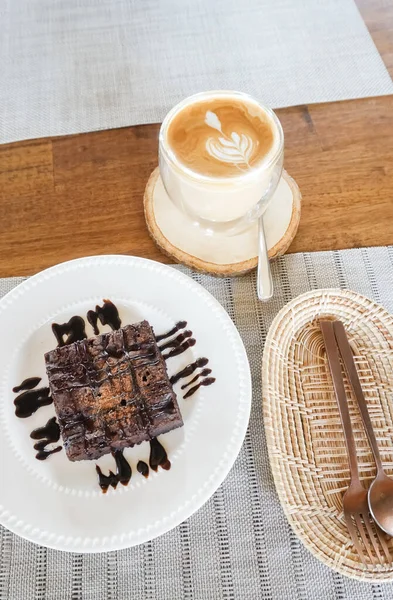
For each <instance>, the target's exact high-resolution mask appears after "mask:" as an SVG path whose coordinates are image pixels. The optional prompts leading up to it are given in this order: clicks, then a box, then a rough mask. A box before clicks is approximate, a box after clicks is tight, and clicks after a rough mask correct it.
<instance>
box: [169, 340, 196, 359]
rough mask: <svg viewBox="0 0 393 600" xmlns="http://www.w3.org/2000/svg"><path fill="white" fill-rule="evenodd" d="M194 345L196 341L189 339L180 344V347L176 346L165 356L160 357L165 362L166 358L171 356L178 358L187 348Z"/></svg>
mask: <svg viewBox="0 0 393 600" xmlns="http://www.w3.org/2000/svg"><path fill="white" fill-rule="evenodd" d="M195 344H196V340H195V339H194V338H190V339H188V340H186V341H185V342H183V343H182V344H180V346H178V347H177V348H174V349H173V350H171V351H170V352H167V354H163V355H162V356H163V358H164V359H165V360H167V359H168V358H172V356H178V355H179V354H183V352H185V351H186V350H188V348H191V346H195Z"/></svg>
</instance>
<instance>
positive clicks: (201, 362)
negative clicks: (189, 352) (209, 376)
mask: <svg viewBox="0 0 393 600" xmlns="http://www.w3.org/2000/svg"><path fill="white" fill-rule="evenodd" d="M208 362H209V359H208V358H204V357H202V358H198V359H197V360H196V361H195V362H193V363H191V364H189V365H187V366H186V367H184V369H182V370H181V371H179V372H178V373H176V375H172V377H171V378H170V380H169V381H170V382H171V384H172V385H175V383H177V382H178V381H179V380H180V379H183V378H184V377H188V376H189V375H192V374H193V372H194V371H195V370H196V369H199V368H201V367H205V366H206V365H207V363H208Z"/></svg>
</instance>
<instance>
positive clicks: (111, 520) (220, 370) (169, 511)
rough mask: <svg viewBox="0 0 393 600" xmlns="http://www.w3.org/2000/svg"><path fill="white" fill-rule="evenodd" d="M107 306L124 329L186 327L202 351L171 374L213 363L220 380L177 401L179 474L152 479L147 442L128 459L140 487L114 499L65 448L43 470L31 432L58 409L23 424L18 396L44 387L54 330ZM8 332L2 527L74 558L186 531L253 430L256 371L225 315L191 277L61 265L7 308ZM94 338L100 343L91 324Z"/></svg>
mask: <svg viewBox="0 0 393 600" xmlns="http://www.w3.org/2000/svg"><path fill="white" fill-rule="evenodd" d="M103 298H109V299H111V300H112V301H113V302H114V303H115V304H116V306H117V307H118V309H119V313H120V317H121V319H122V324H123V325H125V324H127V323H132V322H136V321H139V320H142V319H147V320H148V321H149V322H150V323H151V324H152V325H153V327H154V329H155V332H156V334H159V333H164V332H165V331H167V330H168V329H170V328H171V326H173V325H174V323H176V322H177V321H179V320H183V319H185V320H187V322H188V328H189V329H191V330H192V331H193V335H194V337H195V338H196V341H197V343H196V345H195V346H194V347H192V348H189V349H188V350H187V352H185V353H184V354H182V355H180V356H178V357H175V358H171V359H169V360H168V362H167V366H168V372H169V374H170V375H171V374H173V373H175V372H177V371H178V370H179V369H180V368H182V367H184V366H185V365H186V364H188V363H190V362H192V361H193V360H195V359H196V358H198V357H200V356H206V357H208V358H209V366H210V367H211V368H212V371H213V372H212V376H214V377H215V378H216V382H215V383H214V384H213V385H211V386H209V387H204V388H201V389H200V390H198V392H197V393H195V394H194V395H193V396H192V397H190V398H189V399H187V400H183V398H182V394H180V393H178V400H179V405H180V409H181V412H182V415H183V419H184V427H182V428H180V429H177V430H174V431H172V432H170V433H168V434H166V435H164V436H161V438H160V440H161V441H162V443H163V445H164V446H165V448H166V450H167V452H168V456H169V458H170V460H171V462H172V468H171V470H170V471H163V470H162V469H159V471H158V472H157V473H154V472H153V471H151V473H150V476H149V478H148V479H145V478H144V477H142V476H141V475H140V474H139V473H138V472H137V470H136V464H137V462H138V460H139V459H143V460H145V461H146V462H148V458H149V449H150V447H149V444H148V443H146V442H145V443H143V444H141V445H140V446H138V447H135V448H132V449H131V448H129V449H126V450H125V452H124V454H125V456H126V458H127V460H128V461H129V462H130V464H131V466H132V469H133V476H132V479H131V481H130V483H129V485H128V487H123V486H121V485H118V487H117V489H116V490H113V489H112V488H110V489H109V491H108V493H107V494H106V495H104V494H102V492H101V490H100V488H99V487H98V484H97V476H96V472H95V463H94V461H81V462H77V463H72V462H70V461H68V459H67V458H66V455H65V452H64V450H62V451H61V452H59V453H58V454H54V455H52V456H50V457H49V459H47V460H46V461H43V462H41V461H38V460H36V458H35V451H34V449H33V443H34V442H33V440H32V439H31V438H30V432H31V431H32V429H34V428H36V427H39V426H42V425H44V424H45V423H46V421H47V420H48V419H49V418H50V417H51V416H54V414H55V412H54V407H53V405H50V406H45V407H41V408H40V409H39V410H38V411H37V412H36V413H35V414H34V415H32V416H31V417H29V418H27V419H19V418H17V417H16V416H15V413H14V408H15V407H14V404H13V400H14V398H15V396H16V394H13V392H12V388H13V387H14V386H15V385H18V384H19V383H20V382H21V381H22V380H23V379H24V378H26V377H31V376H37V375H38V376H41V377H42V379H43V381H42V383H41V384H40V385H42V384H43V385H46V383H47V377H46V374H45V366H44V356H43V355H44V353H45V352H47V351H48V350H50V349H51V348H54V347H55V345H56V341H55V339H54V336H53V333H52V331H51V323H53V322H65V321H67V320H68V319H69V318H70V317H72V316H73V315H81V316H85V315H86V312H87V311H88V310H89V309H91V308H93V309H94V307H95V305H96V304H97V303H100V304H101V303H102V299H103ZM0 331H1V345H0V365H1V370H2V378H1V386H0V393H1V400H0V425H1V433H0V454H1V461H0V522H1V523H2V524H3V525H5V526H6V527H7V528H8V529H10V530H11V531H13V532H15V533H17V534H19V535H21V536H23V537H25V538H27V539H29V540H32V541H34V542H37V543H38V544H43V545H46V546H49V547H52V548H56V549H59V550H68V551H72V552H100V551H109V550H117V549H121V548H126V547H129V546H133V545H136V544H140V543H142V542H145V541H147V540H150V539H152V538H154V537H156V536H158V535H161V534H163V533H165V532H166V531H168V530H170V529H172V528H173V527H175V526H176V525H178V524H179V523H181V522H182V521H184V520H185V519H186V518H188V517H189V516H190V515H191V514H193V513H194V512H195V511H196V510H197V509H198V508H200V507H201V506H202V504H203V503H204V502H206V501H207V500H208V498H209V497H210V496H211V495H212V494H213V493H214V491H215V490H216V489H217V488H218V487H219V485H220V484H221V482H222V481H223V480H224V478H225V477H226V475H227V473H228V471H229V470H230V468H231V466H232V464H233V462H234V461H235V459H236V456H237V454H238V452H239V450H240V447H241V444H242V442H243V438H244V435H245V432H246V428H247V424H248V419H249V413H250V405H251V378H250V370H249V365H248V360H247V356H246V352H245V350H244V346H243V343H242V341H241V339H240V336H239V334H238V332H237V330H236V328H235V326H234V325H233V323H232V321H231V319H230V318H229V316H228V315H227V313H226V312H225V310H224V309H223V308H222V307H221V305H220V304H219V303H218V302H217V301H216V300H215V299H214V298H213V297H212V296H211V295H210V294H209V293H208V292H207V291H206V290H205V289H204V288H202V287H201V286H200V285H199V284H197V283H196V282H194V281H193V280H192V279H190V278H189V277H187V276H186V275H183V274H182V273H179V272H178V271H176V270H175V269H173V268H171V267H167V266H164V265H161V264H158V263H155V262H152V261H148V260H145V259H141V258H134V257H127V256H97V257H91V258H82V259H79V260H74V261H70V262H67V263H63V264H60V265H57V266H56V267H53V268H51V269H48V270H46V271H43V272H42V273H39V274H38V275H36V276H34V277H31V278H30V279H28V280H27V281H25V282H24V283H22V284H21V285H19V286H18V287H17V288H15V289H14V290H12V291H11V292H10V293H9V294H7V295H6V296H5V297H4V298H3V299H2V300H1V301H0ZM86 331H87V334H88V336H90V335H93V332H92V329H91V328H90V326H89V324H88V323H87V325H86ZM101 331H102V332H104V331H109V328H108V327H103V328H101ZM183 383H184V381H183ZM180 385H181V383H180V382H179V383H178V384H176V386H175V391H177V392H179V391H180ZM97 462H98V464H99V465H100V467H101V468H102V469H103V471H104V472H108V470H109V468H112V469H114V461H113V458H112V457H111V456H105V457H102V458H100V459H99V461H97Z"/></svg>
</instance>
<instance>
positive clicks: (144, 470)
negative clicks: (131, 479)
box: [136, 460, 149, 479]
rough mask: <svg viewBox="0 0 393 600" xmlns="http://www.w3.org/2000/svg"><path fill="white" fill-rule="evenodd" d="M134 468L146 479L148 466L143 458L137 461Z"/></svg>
mask: <svg viewBox="0 0 393 600" xmlns="http://www.w3.org/2000/svg"><path fill="white" fill-rule="evenodd" d="M136 470H137V471H138V473H140V474H141V475H143V477H145V478H146V479H147V478H148V477H149V466H148V465H147V464H146V463H145V462H144V461H143V460H140V461H138V464H137V466H136Z"/></svg>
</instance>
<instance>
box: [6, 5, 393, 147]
mask: <svg viewBox="0 0 393 600" xmlns="http://www.w3.org/2000/svg"><path fill="white" fill-rule="evenodd" d="M381 1H382V0H381ZM0 60H1V81H0V142H2V143H4V142H12V141H16V140H23V139H30V138H38V137H45V136H55V135H63V134H70V133H80V132H84V131H94V130H98V129H110V128H113V127H122V126H126V125H138V124H144V123H153V122H158V121H161V120H162V118H163V117H164V115H165V114H166V112H167V111H168V110H169V108H171V107H172V106H173V105H174V104H176V103H177V102H178V101H179V100H181V99H182V98H184V97H186V96H188V95H190V94H193V93H195V92H199V91H203V90H208V89H237V90H240V91H245V92H248V93H250V94H253V95H254V96H255V97H256V98H258V99H259V100H261V101H263V102H264V103H266V104H268V105H269V106H272V107H273V108H278V107H282V106H292V105H298V104H310V103H313V102H329V101H336V100H344V99H349V98H361V97H367V96H379V95H384V94H391V93H393V83H392V80H391V78H390V76H389V74H388V72H387V70H386V68H385V66H384V64H383V61H382V59H381V57H380V56H379V54H378V52H377V50H376V48H375V46H374V43H373V41H372V39H371V37H370V35H369V33H368V31H367V28H366V26H365V24H364V22H363V20H362V18H361V16H360V14H359V12H358V9H357V7H356V5H355V3H354V0H323V1H318V0H274V1H272V0H242V1H239V0H214V1H211V0H143V2H138V1H137V0H2V2H1V6H0Z"/></svg>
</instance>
